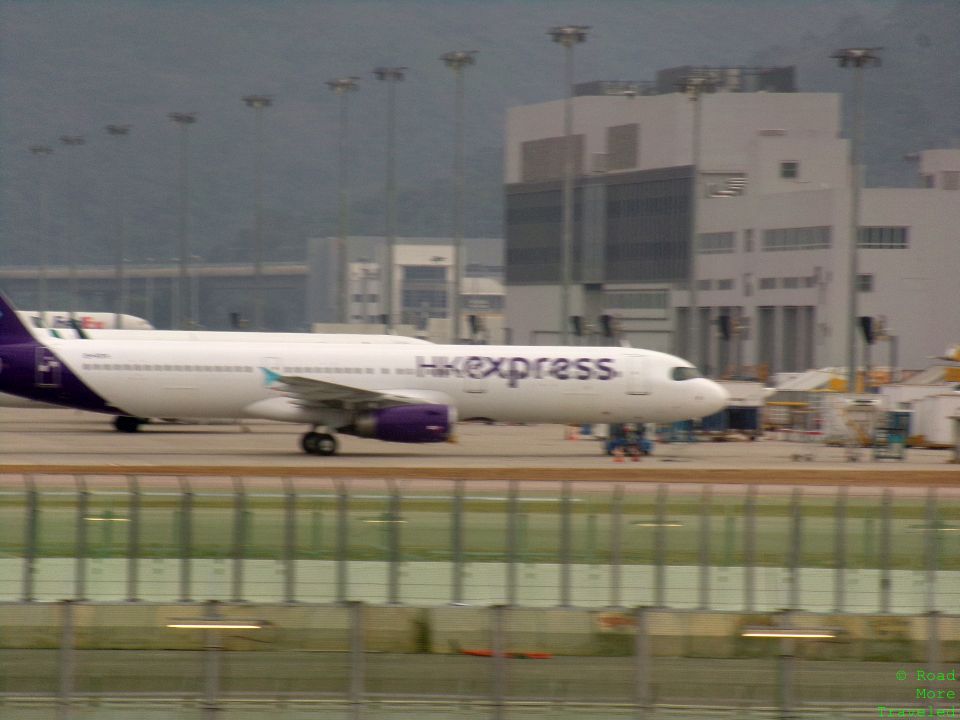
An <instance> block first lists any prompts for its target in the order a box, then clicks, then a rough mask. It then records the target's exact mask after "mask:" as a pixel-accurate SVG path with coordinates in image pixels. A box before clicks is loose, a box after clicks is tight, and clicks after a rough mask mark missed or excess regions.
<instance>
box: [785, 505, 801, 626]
mask: <svg viewBox="0 0 960 720" xmlns="http://www.w3.org/2000/svg"><path fill="white" fill-rule="evenodd" d="M801 492H802V491H801V490H800V488H798V487H795V488H794V489H793V492H792V493H791V495H790V518H791V520H790V550H789V552H790V597H789V598H788V601H787V607H789V608H790V609H791V610H795V609H797V608H799V607H800V549H801V543H802V542H803V514H802V513H801V511H800V498H801Z"/></svg>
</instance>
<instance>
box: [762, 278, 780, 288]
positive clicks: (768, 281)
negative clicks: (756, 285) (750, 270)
mask: <svg viewBox="0 0 960 720" xmlns="http://www.w3.org/2000/svg"><path fill="white" fill-rule="evenodd" d="M776 287H777V279H776V278H760V289H761V290H775V289H776Z"/></svg>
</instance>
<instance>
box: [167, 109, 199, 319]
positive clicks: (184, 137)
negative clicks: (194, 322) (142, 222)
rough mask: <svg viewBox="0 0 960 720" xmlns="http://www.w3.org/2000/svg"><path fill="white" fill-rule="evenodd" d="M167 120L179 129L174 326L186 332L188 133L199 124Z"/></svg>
mask: <svg viewBox="0 0 960 720" xmlns="http://www.w3.org/2000/svg"><path fill="white" fill-rule="evenodd" d="M167 117H168V118H170V119H171V120H173V122H175V123H177V125H179V126H180V170H179V175H180V182H179V185H180V203H179V205H180V208H179V221H178V231H177V251H178V252H177V264H178V272H177V283H176V292H174V294H173V312H172V313H171V314H172V318H173V326H174V327H179V328H186V327H187V326H188V323H187V318H186V316H187V308H188V307H190V304H189V303H188V302H187V299H186V298H187V293H189V291H190V290H189V277H188V263H189V262H190V259H189V254H188V251H187V244H188V237H187V233H188V229H189V226H188V219H189V218H188V212H187V211H188V206H189V202H190V201H189V197H190V165H189V155H188V153H187V149H188V137H189V134H188V131H189V128H190V126H191V125H193V124H194V123H195V122H196V121H197V114H196V113H192V112H189V113H186V112H172V113H168V114H167Z"/></svg>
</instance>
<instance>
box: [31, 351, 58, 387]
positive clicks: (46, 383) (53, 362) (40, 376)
mask: <svg viewBox="0 0 960 720" xmlns="http://www.w3.org/2000/svg"><path fill="white" fill-rule="evenodd" d="M35 357H36V363H35V373H34V382H35V384H36V386H37V387H43V388H58V387H60V369H61V368H60V361H59V360H57V356H56V355H54V354H53V353H52V352H50V350H49V349H47V348H45V347H38V348H37V349H36V356H35Z"/></svg>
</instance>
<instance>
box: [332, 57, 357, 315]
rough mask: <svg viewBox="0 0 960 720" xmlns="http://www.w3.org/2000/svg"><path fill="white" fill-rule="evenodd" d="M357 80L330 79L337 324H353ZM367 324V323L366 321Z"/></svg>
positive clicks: (351, 77)
mask: <svg viewBox="0 0 960 720" xmlns="http://www.w3.org/2000/svg"><path fill="white" fill-rule="evenodd" d="M359 80H360V78H358V77H353V76H349V77H341V78H337V79H335V80H327V87H329V88H330V89H331V90H332V91H333V92H334V94H336V95H337V97H339V98H340V127H339V131H338V132H339V136H340V137H339V144H340V151H339V157H338V158H337V164H338V172H337V174H338V176H339V177H338V182H339V186H340V187H339V194H340V210H339V219H338V222H337V266H338V272H337V321H338V322H341V323H348V322H350V285H349V282H348V278H347V272H348V270H347V268H348V261H347V232H348V230H347V227H348V222H347V221H348V214H347V204H348V201H349V200H348V197H349V183H350V173H349V171H350V164H349V162H348V160H349V158H348V156H347V149H348V140H349V136H348V133H349V127H350V126H349V103H348V97H349V95H350V93H352V92H356V91H357V83H358V82H359ZM364 322H366V320H364Z"/></svg>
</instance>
